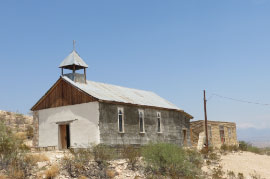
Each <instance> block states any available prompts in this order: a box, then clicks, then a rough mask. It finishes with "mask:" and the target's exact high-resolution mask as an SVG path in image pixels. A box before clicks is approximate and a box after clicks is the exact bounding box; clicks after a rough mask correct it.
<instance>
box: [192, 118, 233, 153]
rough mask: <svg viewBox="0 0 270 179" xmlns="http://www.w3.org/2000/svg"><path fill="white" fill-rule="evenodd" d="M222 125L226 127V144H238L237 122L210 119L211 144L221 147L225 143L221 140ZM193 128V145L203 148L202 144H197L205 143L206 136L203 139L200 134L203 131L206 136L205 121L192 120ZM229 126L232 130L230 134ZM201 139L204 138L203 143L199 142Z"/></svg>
mask: <svg viewBox="0 0 270 179" xmlns="http://www.w3.org/2000/svg"><path fill="white" fill-rule="evenodd" d="M209 126H211V133H212V137H211V134H210V129H209ZM220 126H223V127H224V137H225V142H224V144H226V145H238V141H237V133H236V124H235V123H233V122H221V121H208V141H209V145H210V146H213V147H217V148H220V147H221V145H222V144H223V143H222V141H221V137H220ZM190 128H191V133H192V136H191V139H192V145H193V146H194V147H195V146H196V147H197V148H201V147H202V146H197V145H203V144H204V142H205V137H204V139H201V138H200V137H199V136H202V135H200V134H202V133H203V136H205V134H204V132H205V125H204V121H202V120H200V121H194V122H191V124H190ZM229 128H230V130H231V135H230V136H229ZM200 140H203V141H204V142H203V143H200V144H199V143H198V142H199V141H200Z"/></svg>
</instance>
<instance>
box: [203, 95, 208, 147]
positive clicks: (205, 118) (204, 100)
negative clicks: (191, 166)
mask: <svg viewBox="0 0 270 179" xmlns="http://www.w3.org/2000/svg"><path fill="white" fill-rule="evenodd" d="M203 102H204V125H205V137H206V140H205V142H206V146H205V147H206V150H207V151H208V130H207V113H206V97H205V90H203Z"/></svg>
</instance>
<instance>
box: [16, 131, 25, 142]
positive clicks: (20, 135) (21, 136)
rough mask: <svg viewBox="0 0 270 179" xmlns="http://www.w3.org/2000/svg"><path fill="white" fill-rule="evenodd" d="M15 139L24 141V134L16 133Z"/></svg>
mask: <svg viewBox="0 0 270 179" xmlns="http://www.w3.org/2000/svg"><path fill="white" fill-rule="evenodd" d="M15 136H16V138H17V139H20V140H25V139H26V138H27V135H26V132H17V133H16V134H15Z"/></svg>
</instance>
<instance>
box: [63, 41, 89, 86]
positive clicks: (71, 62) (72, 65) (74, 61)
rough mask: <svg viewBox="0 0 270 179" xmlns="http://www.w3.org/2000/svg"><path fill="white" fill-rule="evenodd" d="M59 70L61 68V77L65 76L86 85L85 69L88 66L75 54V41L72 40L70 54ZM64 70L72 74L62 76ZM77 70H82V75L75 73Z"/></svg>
mask: <svg viewBox="0 0 270 179" xmlns="http://www.w3.org/2000/svg"><path fill="white" fill-rule="evenodd" d="M59 68H61V75H62V76H66V77H68V78H69V79H71V80H72V81H74V82H78V83H86V68H88V65H87V64H86V63H85V62H84V61H83V59H82V58H81V57H80V56H79V54H78V53H77V52H76V50H75V40H73V50H72V52H71V53H70V54H69V55H68V56H67V57H66V58H65V59H64V60H63V61H62V63H61V64H60V66H59ZM64 69H67V70H71V71H72V72H70V73H65V74H64ZM78 70H83V74H81V73H77V71H78Z"/></svg>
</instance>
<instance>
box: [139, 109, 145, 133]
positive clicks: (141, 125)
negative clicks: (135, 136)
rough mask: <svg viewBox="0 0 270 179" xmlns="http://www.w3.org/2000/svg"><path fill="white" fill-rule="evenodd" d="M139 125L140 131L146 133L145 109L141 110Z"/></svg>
mask: <svg viewBox="0 0 270 179" xmlns="http://www.w3.org/2000/svg"><path fill="white" fill-rule="evenodd" d="M139 127H140V133H144V132H145V130H144V112H143V110H139Z"/></svg>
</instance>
